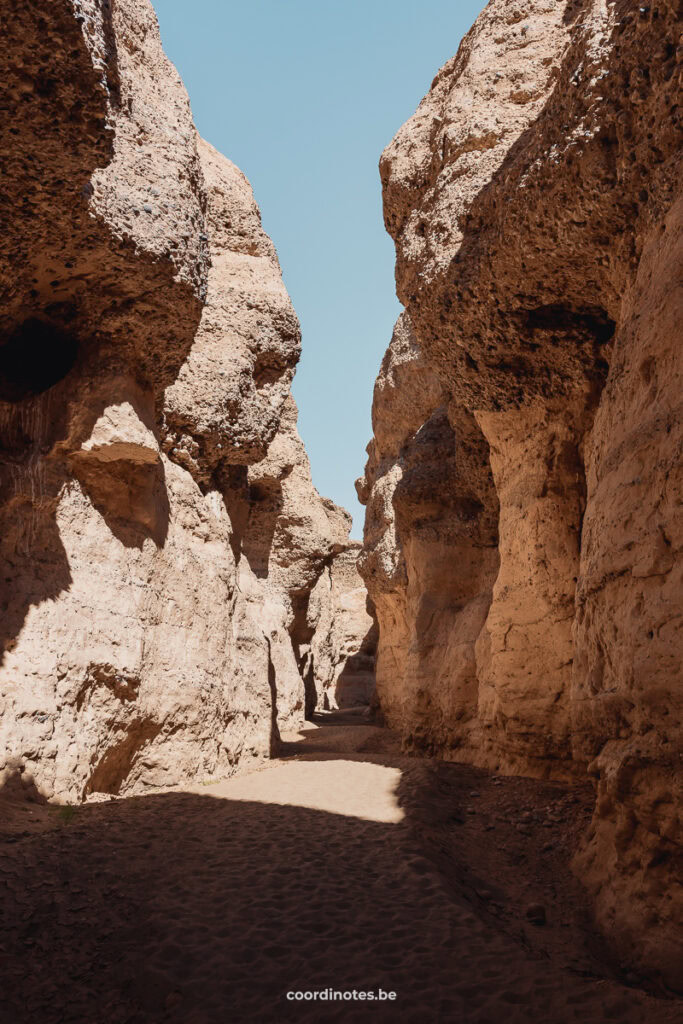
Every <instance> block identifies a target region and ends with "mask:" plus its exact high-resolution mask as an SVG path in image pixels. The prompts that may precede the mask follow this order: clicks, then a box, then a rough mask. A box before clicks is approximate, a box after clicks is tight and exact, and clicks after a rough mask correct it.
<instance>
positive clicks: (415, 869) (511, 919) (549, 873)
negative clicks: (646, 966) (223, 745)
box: [0, 712, 683, 1024]
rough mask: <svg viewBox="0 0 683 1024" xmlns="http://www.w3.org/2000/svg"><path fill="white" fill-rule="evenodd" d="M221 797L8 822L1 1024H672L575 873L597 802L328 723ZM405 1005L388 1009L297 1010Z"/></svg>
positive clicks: (13, 815) (339, 717) (660, 996)
mask: <svg viewBox="0 0 683 1024" xmlns="http://www.w3.org/2000/svg"><path fill="white" fill-rule="evenodd" d="M284 740H285V742H284V743H283V748H282V757H281V758H279V759H278V760H276V761H274V762H269V763H268V764H267V765H266V766H264V767H262V768H260V769H259V770H256V771H253V772H251V773H249V774H242V775H238V776H236V777H234V778H232V779H230V780H228V781H224V782H219V783H214V782H212V781H211V780H207V782H206V784H204V785H200V786H196V787H191V788H188V789H186V790H184V791H182V792H180V791H171V792H168V791H166V792H163V793H156V794H153V795H150V796H144V797H132V798H125V799H113V800H111V801H107V802H104V803H94V804H88V805H85V806H82V807H78V808H56V807H51V806H45V805H41V804H39V803H35V802H26V800H25V799H24V798H23V797H22V799H20V798H19V796H18V788H20V787H18V788H16V789H13V788H12V787H7V788H6V790H5V792H4V794H3V795H2V798H1V800H0V814H1V824H0V912H1V913H2V934H1V936H0V958H1V960H0V963H1V967H0V985H1V988H2V993H1V998H0V1020H1V1021H2V1024H24V1022H26V1024H29V1022H30V1024H48V1022H50V1024H52V1022H55V1024H57V1022H78V1024H114V1022H116V1024H137V1022H140V1024H143V1022H144V1024H149V1022H154V1024H156V1022H160V1024H161V1022H169V1024H170V1022H182V1024H204V1022H207V1024H209V1022H211V1024H213V1022H227V1021H231V1020H235V1021H262V1022H269V1021H288V1020H293V1021H294V1020H301V1021H316V1022H317V1021H328V1020H329V1021H355V1020H359V1021H363V1020H366V1019H367V1020H374V1021H377V1020H380V1021H401V1022H403V1021H406V1022H415V1024H425V1022H431V1021H435V1022H450V1021H453V1022H466V1024H469V1022H472V1024H474V1022H477V1024H503V1022H505V1024H517V1022H519V1024H522V1022H523V1024H529V1022H534V1024H537V1022H539V1024H540V1022H543V1024H555V1022H557V1024H564V1022H565V1021H566V1022H570V1021H576V1022H579V1021H581V1022H582V1024H604V1022H607V1021H618V1022H620V1024H631V1022H640V1024H660V1022H661V1024H673V1022H674V1021H680V1020H681V1013H682V1009H683V1008H682V1006H681V1003H680V1001H676V1000H673V999H670V998H667V995H666V993H657V992H655V991H653V990H652V989H651V987H650V988H649V989H648V986H647V984H646V982H645V981H644V980H643V979H641V978H639V977H638V976H637V975H636V974H634V973H632V972H631V971H629V968H628V965H623V964H616V963H612V962H611V961H610V958H609V956H608V954H607V952H606V951H605V950H604V949H603V948H602V946H601V944H600V942H599V940H598V938H597V936H596V935H595V934H594V933H593V932H592V930H591V928H590V924H589V918H588V913H587V907H586V903H585V901H584V898H583V895H582V891H581V888H580V886H579V885H578V883H577V882H576V880H575V879H574V878H573V877H572V875H571V873H570V870H569V860H570V858H571V855H572V852H573V850H574V848H575V845H576V842H577V836H578V834H579V832H580V831H581V829H582V828H583V827H584V826H585V823H586V819H587V817H588V816H589V814H590V804H591V793H590V791H589V790H586V789H568V788H567V787H563V786H559V785H555V784H546V783H539V782H532V781H530V780H524V779H512V778H496V777H494V776H491V775H489V774H486V773H483V772H479V771H475V770H473V769H470V768H466V767H462V766H452V765H445V764H442V763H439V762H432V761H421V760H416V759H409V758H406V757H404V756H402V755H401V754H400V752H399V748H398V745H397V743H396V740H395V738H394V737H393V736H392V735H391V733H390V732H388V731H387V730H385V729H379V728H377V727H376V726H373V725H369V724H367V722H366V720H365V719H364V718H363V717H362V716H361V715H359V714H355V713H349V712H347V713H336V714H328V715H325V716H319V717H317V718H316V720H315V722H314V723H311V724H310V726H309V727H308V728H307V729H306V730H305V731H304V732H303V733H301V734H298V735H296V736H289V737H285V738H284ZM326 988H332V989H334V990H337V991H344V990H347V991H352V990H354V989H355V990H356V991H360V990H362V991H369V990H372V991H374V992H377V991H378V990H379V989H382V990H383V991H384V992H396V999H395V1001H393V1002H388V1001H385V1002H382V1003H379V1002H377V1001H375V1002H373V1003H367V1002H362V1001H360V1000H358V999H356V1000H353V1001H342V1002H339V1001H329V1000H328V1001H318V1000H316V1001H303V1000H302V1001H296V1000H288V999H287V997H286V994H287V992H290V991H291V992H297V991H306V990H308V991H313V990H322V989H326Z"/></svg>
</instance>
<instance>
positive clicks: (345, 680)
mask: <svg viewBox="0 0 683 1024" xmlns="http://www.w3.org/2000/svg"><path fill="white" fill-rule="evenodd" d="M360 550H361V544H360V543H358V542H351V543H350V544H349V545H348V547H345V548H344V550H342V551H340V552H339V553H338V554H337V555H335V557H334V558H333V559H332V561H331V562H330V563H329V565H328V566H327V567H326V568H325V571H324V572H323V574H322V576H321V577H320V579H319V580H318V582H317V583H316V585H315V588H314V590H313V591H312V593H311V597H310V601H309V607H308V621H309V624H310V625H311V626H312V627H313V628H314V633H313V636H312V637H311V645H310V659H309V662H308V666H307V668H308V671H309V672H310V673H311V676H312V679H313V683H314V686H315V697H316V706H317V707H319V708H323V709H325V710H334V709H336V708H350V707H355V706H358V705H361V704H366V705H369V704H370V703H371V701H372V699H373V697H374V693H375V652H376V648H377V624H376V621H375V615H374V608H373V606H372V605H371V604H370V603H369V602H368V593H367V590H366V588H365V584H364V583H363V580H362V579H361V577H360V575H359V573H358V566H357V562H358V556H359V554H360Z"/></svg>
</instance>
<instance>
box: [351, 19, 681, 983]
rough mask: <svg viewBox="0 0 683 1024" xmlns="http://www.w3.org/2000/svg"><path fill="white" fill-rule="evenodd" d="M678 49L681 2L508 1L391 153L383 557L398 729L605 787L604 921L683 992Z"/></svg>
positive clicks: (376, 553)
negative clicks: (395, 324) (466, 452)
mask: <svg viewBox="0 0 683 1024" xmlns="http://www.w3.org/2000/svg"><path fill="white" fill-rule="evenodd" d="M679 32H680V22H679V20H678V12H677V10H676V5H674V4H673V3H669V2H661V3H655V4H652V5H649V6H639V5H638V4H635V3H632V2H629V0H619V2H617V3H614V4H605V3H604V2H602V0H585V2H563V3H557V4H547V3H544V2H541V0H539V2H531V3H527V4H520V3H518V2H516V0H494V2H492V3H490V4H489V5H488V6H487V7H486V9H485V10H484V11H483V12H482V14H481V16H480V17H479V19H478V21H477V23H476V24H475V26H474V27H473V29H472V30H471V31H470V33H469V34H468V35H467V36H466V37H465V39H464V40H463V43H462V45H461V47H460V50H459V52H458V54H457V56H456V57H454V58H453V59H452V60H451V61H449V62H448V63H447V64H446V65H445V66H444V67H443V68H442V69H441V71H440V72H439V73H438V75H437V77H436V78H435V80H434V83H433V84H432V87H431V89H430V92H429V93H428V95H427V96H426V97H425V99H424V100H423V101H422V103H421V104H420V107H419V108H418V110H417V112H416V114H415V115H414V116H413V117H412V118H411V119H410V120H409V121H408V122H407V123H406V124H405V125H404V126H403V128H402V129H401V130H400V131H399V133H398V134H397V136H396V138H395V139H394V140H393V142H392V143H391V145H390V146H389V147H388V148H387V150H386V151H385V153H384V154H383V156H382V160H381V163H380V172H381V177H382V184H383V189H384V211H385V222H386V225H387V229H388V230H389V232H390V233H391V235H392V236H393V238H394V240H395V243H396V254H397V265H396V280H397V289H398V294H399V298H400V299H401V301H402V302H403V304H404V306H405V307H406V310H407V315H409V316H410V320H411V322H412V326H413V330H414V335H415V355H414V359H413V362H412V365H413V367H414V372H413V374H412V375H411V374H405V373H404V374H403V376H402V377H401V378H399V377H398V376H397V375H396V374H392V372H390V369H389V367H390V365H391V362H392V360H394V359H395V357H394V356H392V354H391V353H392V349H395V348H396V342H395V341H394V342H392V347H391V348H390V350H389V353H388V355H387V359H386V360H385V364H384V365H383V368H382V371H381V373H380V377H379V380H378V389H377V391H376V393H375V402H374V412H375V417H374V423H373V426H374V431H375V439H374V441H373V442H372V443H371V446H370V449H369V455H370V458H369V463H368V470H367V472H366V477H365V481H364V483H363V484H362V485H361V493H362V495H363V496H364V497H365V499H366V500H367V502H368V509H367V520H366V537H365V552H364V555H363V558H362V560H361V565H362V571H363V574H364V576H365V578H366V580H367V582H368V587H369V590H370V594H371V597H372V598H373V600H374V601H375V603H376V606H377V613H378V619H379V625H380V638H379V649H378V694H379V696H380V700H381V703H382V706H383V707H384V709H385V711H386V713H387V715H388V717H389V720H390V721H391V722H392V723H393V724H396V725H398V726H399V727H400V728H401V729H402V731H403V734H404V736H405V738H406V740H408V741H410V742H414V741H415V739H416V731H417V732H418V734H419V735H418V737H417V738H418V739H419V741H420V744H421V745H422V746H427V747H429V748H432V749H437V750H440V751H442V752H443V753H445V754H446V756H449V757H454V758H460V759H462V758H464V759H468V760H473V761H476V762H478V763H480V764H483V765H486V766H492V767H496V768H500V769H502V770H512V771H518V772H524V773H529V774H536V775H538V774H546V773H548V774H554V775H557V776H565V775H577V776H581V775H582V774H584V773H585V772H586V771H588V772H589V773H590V775H591V776H592V777H594V779H595V782H596V786H597V794H598V797H597V803H596V810H595V815H594V820H593V825H592V828H591V832H590V834H589V835H588V836H587V840H586V847H585V851H584V854H583V855H582V857H581V859H580V863H579V864H578V868H579V870H580V871H581V875H582V878H583V879H584V881H585V882H586V884H587V885H588V886H589V888H590V889H591V890H592V891H593V892H594V894H595V898H596V910H597V916H598V920H599V922H600V923H601V925H602V926H603V927H604V928H605V929H606V930H607V931H608V932H609V933H610V935H611V936H612V938H613V939H614V941H615V942H616V944H617V946H618V948H619V952H620V954H621V955H622V956H623V957H625V958H629V957H633V958H636V959H640V960H642V961H643V962H645V963H647V964H648V965H649V966H650V967H651V968H653V969H654V970H656V971H658V972H660V973H661V975H662V976H663V977H664V978H665V979H666V980H667V981H668V982H669V984H672V985H677V986H683V980H682V979H681V977H680V963H682V962H683V950H682V949H681V944H680V930H678V929H677V928H676V925H675V921H676V917H677V915H680V913H681V906H682V898H681V890H680V887H679V886H678V883H677V881H676V879H677V877H680V873H681V867H680V866H681V859H680V858H681V850H680V843H681V833H680V823H679V820H678V818H677V811H676V807H677V803H678V806H680V792H679V790H678V789H677V786H678V785H679V783H678V782H677V781H676V780H677V779H680V768H681V734H682V723H681V692H682V688H681V682H682V680H681V649H682V646H683V643H682V636H681V620H680V607H681V596H682V588H681V557H680V552H681V535H680V534H681V514H680V509H681V469H680V466H681V422H682V416H681V393H682V391H681V357H680V322H681V313H682V311H683V303H682V300H681V292H680V270H681V207H680V198H679V197H680V191H681V182H680V123H679V113H678V107H677V103H678V96H679V95H680V75H681V67H680V47H679V46H678V42H679ZM677 281H678V284H676V282H677ZM435 382H438V386H439V387H440V388H441V397H438V396H437V395H436V393H435V387H436V384H435ZM392 389H393V390H398V391H399V392H400V396H399V397H392V399H391V402H390V403H387V401H386V398H385V394H386V393H388V392H391V390H392ZM427 396H430V397H429V398H427ZM423 398H424V401H423ZM437 407H438V408H440V409H442V410H445V412H443V411H442V412H441V413H440V414H439V415H440V425H439V427H438V429H437V428H436V425H435V416H436V409H437ZM446 422H448V424H449V426H450V428H451V431H452V434H451V435H450V436H448V435H447V431H446ZM387 424H389V425H387ZM473 424H474V426H473ZM389 435H391V437H392V438H393V446H394V447H393V451H391V450H390V449H389V448H388V447H386V445H385V438H388V436H389ZM461 438H462V439H464V438H468V439H469V442H470V445H471V450H476V451H477V452H478V453H479V456H480V458H475V459H473V460H471V461H470V462H469V463H466V462H464V460H459V457H458V456H459V445H460V443H461ZM474 438H476V442H477V443H476V444H474V443H473V439H474ZM420 444H422V452H421V454H420V455H419V457H418V458H417V459H416V460H415V462H416V469H415V470H413V471H412V474H411V471H410V470H409V468H408V467H410V466H411V465H412V460H413V459H414V458H415V457H414V455H413V453H414V452H417V451H418V448H419V446H420ZM453 448H454V449H455V454H454V455H453ZM448 451H450V453H451V457H450V461H449V457H448V455H447V454H446V453H447V452H448ZM484 464H485V465H484ZM486 467H490V469H489V471H488V474H487V472H486ZM416 470H417V471H419V472H420V473H421V474H422V475H423V477H424V479H425V481H426V486H425V488H424V491H423V492H419V493H425V494H428V496H429V502H430V504H429V506H428V507H426V506H425V504H422V505H420V504H419V503H418V501H417V500H416V498H415V497H413V494H412V492H413V488H416V487H417V483H416V482H415V483H414V482H413V481H416V480H417V478H416V477H415V472H416ZM463 495H467V496H468V498H469V499H470V500H472V499H475V500H476V501H477V502H479V505H478V506H476V513H474V514H473V517H472V519H471V520H470V525H469V527H468V529H470V530H471V531H472V533H471V535H470V537H469V539H468V538H467V535H466V533H463V532H462V530H461V528H460V527H459V528H458V529H457V530H454V529H453V525H452V524H453V521H454V515H455V513H456V508H457V507H458V504H459V503H460V502H461V501H462V496H463ZM423 500H424V499H423ZM469 507H470V508H474V506H471V505H470V506H469ZM407 509H408V510H410V511H411V512H412V510H414V511H415V513H416V514H415V515H411V514H410V512H409V514H406V510H407ZM427 529H428V531H429V535H430V537H431V538H434V540H435V542H436V543H437V544H438V548H439V553H438V557H437V558H434V557H433V556H430V554H429V553H428V552H427V551H426V550H423V548H422V547H421V543H422V540H421V538H422V537H424V535H425V532H426V530H427ZM418 538H419V540H418ZM411 551H414V552H415V554H414V556H411V554H410V553H411ZM485 552H488V553H489V554H490V555H491V561H490V562H487V561H486V559H485V557H484V556H485ZM432 567H435V570H436V571H433V570H432ZM475 571H476V578H477V583H476V585H472V582H473V579H474V572H475ZM456 580H457V581H458V583H459V584H461V589H459V590H458V589H457V587H456V586H455V581H456ZM449 588H450V594H449V596H448V598H445V595H446V594H447V593H449ZM385 594H386V595H388V596H386V597H385V596H384V595H385ZM444 604H446V605H447V609H446V610H445V609H444ZM444 611H446V617H445V618H443V616H444ZM440 617H442V624H441V625H439V619H440ZM465 619H467V620H468V622H469V625H468V627H465V624H464V621H465ZM461 623H462V625H461ZM470 627H471V628H470ZM435 633H436V635H438V636H439V637H440V638H441V642H440V643H435V642H434V640H433V636H434V635H435ZM461 637H462V638H463V641H464V643H462V644H461V643H460V638H461ZM455 644H457V647H455V646H454V645H455ZM464 650H466V651H467V657H468V659H469V666H468V668H467V669H466V670H463V660H462V658H461V654H462V652H463V651H464Z"/></svg>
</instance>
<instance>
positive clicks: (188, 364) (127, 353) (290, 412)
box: [0, 0, 349, 800]
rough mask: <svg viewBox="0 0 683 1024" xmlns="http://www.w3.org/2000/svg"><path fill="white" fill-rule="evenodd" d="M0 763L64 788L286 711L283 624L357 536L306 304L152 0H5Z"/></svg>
mask: <svg viewBox="0 0 683 1024" xmlns="http://www.w3.org/2000/svg"><path fill="white" fill-rule="evenodd" d="M5 6H6V8H7V10H6V11H5V18H4V24H5V25H6V27H7V32H8V38H7V46H6V47H5V49H4V52H5V53H6V54H7V55H8V61H9V63H8V66H7V67H5V68H4V69H3V79H2V82H3V84H2V90H1V96H0V104H1V106H2V113H3V125H4V133H3V139H2V142H1V143H0V145H1V147H2V160H3V173H4V175H5V177H4V185H5V188H4V190H3V199H2V202H3V224H4V226H5V230H4V232H3V238H2V260H1V262H0V288H2V316H1V318H0V443H1V452H0V484H1V492H0V520H1V527H0V538H1V539H0V559H1V560H2V572H1V574H0V578H1V580H2V593H1V594H0V610H1V613H2V614H1V630H2V637H1V638H2V655H1V657H0V750H1V751H2V755H1V757H2V761H1V763H0V771H3V770H4V771H13V770H15V769H18V770H19V771H21V772H23V777H24V778H28V777H29V776H31V777H32V778H33V780H34V782H35V784H36V785H37V786H38V788H39V789H40V790H41V791H42V792H43V793H44V794H45V795H47V796H50V797H56V798H60V799H62V798H68V799H75V800H78V799H82V798H84V797H87V796H89V795H91V794H95V793H100V792H104V793H118V792H127V791H131V790H140V789H141V788H143V787H145V786H158V785H168V784H173V783H176V782H179V781H180V780H182V779H184V778H188V777H199V778H201V777H202V776H204V775H209V774H216V773H219V774H220V773H227V772H230V771H231V770H232V769H233V768H234V766H235V765H236V764H237V763H238V762H239V761H240V760H241V759H243V758H245V757H249V756H257V757H260V756H264V755H265V756H267V755H268V754H270V753H271V752H272V751H273V750H274V749H275V748H276V745H277V739H278V734H279V731H280V729H281V728H293V727H296V726H299V725H301V724H303V721H304V712H305V708H306V683H305V680H304V678H303V676H302V674H301V672H300V665H299V651H298V646H297V645H298V643H299V638H298V635H297V628H298V624H299V623H300V621H301V618H302V607H303V609H304V610H303V618H304V620H305V605H306V603H307V600H308V597H309V595H310V592H311V590H312V589H313V588H314V586H315V584H316V582H317V580H318V578H319V576H320V575H321V573H322V572H323V571H324V570H325V567H326V566H327V565H329V563H330V561H331V559H332V558H333V557H334V554H335V553H336V552H337V551H340V550H342V549H343V548H344V546H345V545H346V543H347V541H348V526H349V521H348V517H347V516H346V514H345V513H343V511H342V510H339V509H336V507H335V506H333V505H332V503H331V502H327V501H326V500H325V499H322V498H320V497H319V495H318V494H317V492H316V491H315V488H314V487H313V484H312V482H311V478H310V471H309V466H308V459H307V456H306V452H305V450H304V447H303V445H302V443H301V441H300V439H299V437H298V434H297V432H296V408H295V406H294V403H293V400H292V398H291V395H290V392H289V387H290V383H291V379H292V375H293V372H294V366H295V363H296V361H297V358H298V354H299V348H300V339H299V327H298V323H297V319H296V316H295V314H294V311H293V309H292V306H291V303H290V301H289V298H288V296H287V293H286V291H285V289H284V286H283V284H282V279H281V275H280V268H279V265H278V261H277V257H276V254H275V251H274V248H273V245H272V243H271V242H270V240H269V239H268V238H267V236H266V235H265V234H264V232H263V230H262V228H261V223H260V215H259V211H258V208H257V206H256V204H255V202H254V199H253V196H252V193H251V188H250V186H249V184H248V182H247V181H246V179H245V178H244V176H243V175H242V174H241V172H240V171H239V170H238V169H237V168H236V167H235V166H234V165H233V164H231V163H230V161H229V160H226V159H225V158H224V157H222V156H220V154H218V153H216V152H215V150H213V149H212V147H211V146H209V145H208V144H206V143H204V142H202V141H201V140H199V139H198V137H197V134H196V131H195V128H194V125H193V123H192V119H191V114H190V108H189V103H188V99H187V95H186V93H185V90H184V88H183V86H182V83H181V82H180V80H179V78H178V75H177V73H176V71H175V69H174V68H173V66H172V65H171V64H170V63H169V62H168V60H167V59H166V57H165V56H164V54H163V51H162V49H161V44H160V40H159V34H158V28H157V23H156V18H155V16H154V13H153V11H152V8H151V6H150V5H149V3H147V2H146V0H122V2H119V3H117V4H116V5H112V4H110V3H105V2H104V0H102V2H95V0H92V2H81V3H76V2H74V3H73V4H72V3H70V2H67V3H60V4H52V5H48V7H47V8H46V9H45V10H40V11H39V10H38V8H37V6H36V5H30V4H18V5H17V4H11V5H10V4H6V5H5Z"/></svg>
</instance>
